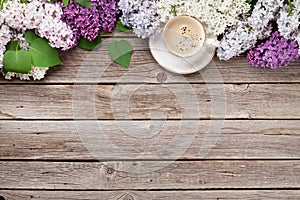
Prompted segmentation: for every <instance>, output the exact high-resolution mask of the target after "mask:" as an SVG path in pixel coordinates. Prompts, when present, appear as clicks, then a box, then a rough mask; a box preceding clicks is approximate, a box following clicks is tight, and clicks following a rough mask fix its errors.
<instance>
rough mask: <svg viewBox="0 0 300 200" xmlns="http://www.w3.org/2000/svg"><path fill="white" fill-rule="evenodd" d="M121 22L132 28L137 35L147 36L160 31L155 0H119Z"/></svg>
mask: <svg viewBox="0 0 300 200" xmlns="http://www.w3.org/2000/svg"><path fill="white" fill-rule="evenodd" d="M119 7H120V9H121V11H122V13H123V15H122V16H121V22H122V24H124V25H126V26H128V27H130V28H132V29H133V33H135V34H136V35H137V36H138V37H141V38H148V37H151V36H154V35H155V34H157V33H158V32H160V19H159V16H158V14H157V5H156V1H150V0H120V1H119Z"/></svg>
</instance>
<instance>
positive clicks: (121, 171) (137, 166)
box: [0, 160, 300, 190]
mask: <svg viewBox="0 0 300 200" xmlns="http://www.w3.org/2000/svg"><path fill="white" fill-rule="evenodd" d="M0 177H1V179H0V188H2V189H73V190H76V189H81V190H86V189H124V190H130V189H201V188H202V189H206V188H216V189H219V188H229V189H234V188H240V189H246V188H257V189H258V188H282V189H284V188H294V189H296V188H299V187H300V161H299V160H298V161H295V160H291V161H287V160H285V161H272V160H264V161H176V162H169V161H135V162H126V161H116V162H101V163H100V162H76V163H74V162H0Z"/></svg>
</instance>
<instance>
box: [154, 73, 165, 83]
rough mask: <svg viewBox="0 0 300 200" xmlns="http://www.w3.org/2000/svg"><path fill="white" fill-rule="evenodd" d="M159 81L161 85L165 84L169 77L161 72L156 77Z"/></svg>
mask: <svg viewBox="0 0 300 200" xmlns="http://www.w3.org/2000/svg"><path fill="white" fill-rule="evenodd" d="M156 79H157V81H158V82H160V83H164V82H166V81H167V79H168V77H167V74H166V73H165V72H161V73H159V74H158V75H157V77H156Z"/></svg>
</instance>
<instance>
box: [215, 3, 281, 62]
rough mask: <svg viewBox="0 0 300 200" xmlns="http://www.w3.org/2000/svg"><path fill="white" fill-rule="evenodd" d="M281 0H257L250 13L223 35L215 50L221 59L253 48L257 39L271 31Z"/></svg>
mask: <svg viewBox="0 0 300 200" xmlns="http://www.w3.org/2000/svg"><path fill="white" fill-rule="evenodd" d="M282 6H283V0H258V2H257V3H256V5H255V7H254V10H253V11H252V14H251V15H250V16H249V17H248V18H246V20H245V21H240V22H238V24H237V25H236V26H234V27H232V28H231V29H229V30H228V32H227V33H226V34H225V35H224V37H223V39H222V40H221V42H220V46H219V48H218V50H217V55H218V57H219V58H220V59H221V60H229V59H230V58H232V57H234V56H238V55H240V54H242V53H244V52H245V51H247V50H249V49H251V48H253V47H254V46H255V44H256V43H257V41H258V40H262V39H265V38H267V37H269V36H270V35H271V33H272V24H271V21H272V20H273V19H274V18H275V16H276V14H277V12H278V11H279V9H280V8H281V7H282Z"/></svg>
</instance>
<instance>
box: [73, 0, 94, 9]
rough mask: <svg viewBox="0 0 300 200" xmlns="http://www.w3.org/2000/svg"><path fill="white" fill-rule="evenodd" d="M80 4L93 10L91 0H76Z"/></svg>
mask: <svg viewBox="0 0 300 200" xmlns="http://www.w3.org/2000/svg"><path fill="white" fill-rule="evenodd" d="M75 1H76V2H77V3H78V4H80V5H82V6H84V7H86V8H89V9H91V10H92V4H91V0H75Z"/></svg>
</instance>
